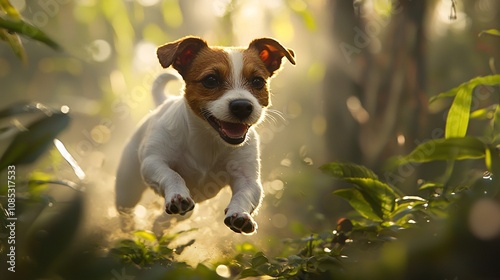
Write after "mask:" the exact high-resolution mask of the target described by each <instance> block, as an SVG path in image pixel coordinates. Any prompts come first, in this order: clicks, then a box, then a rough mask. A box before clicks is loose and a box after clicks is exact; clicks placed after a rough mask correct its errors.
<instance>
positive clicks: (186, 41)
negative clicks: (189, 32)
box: [156, 37, 208, 75]
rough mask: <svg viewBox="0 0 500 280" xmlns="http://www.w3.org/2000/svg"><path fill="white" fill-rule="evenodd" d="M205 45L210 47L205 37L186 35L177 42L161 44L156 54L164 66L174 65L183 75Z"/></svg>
mask: <svg viewBox="0 0 500 280" xmlns="http://www.w3.org/2000/svg"><path fill="white" fill-rule="evenodd" d="M204 47H208V45H207V43H206V42H205V41H204V40H203V39H201V38H198V37H184V38H182V39H179V40H177V41H175V42H172V43H168V44H165V45H163V46H160V47H159V48H158V49H157V50H156V55H157V56H158V60H159V61H160V64H161V66H162V67H163V68H167V67H169V66H170V65H172V66H173V67H174V68H175V69H176V70H177V71H179V73H180V74H181V75H183V74H184V72H185V71H186V69H187V67H188V66H189V65H190V64H191V62H192V61H193V59H194V58H195V57H196V54H197V53H198V52H199V51H200V50H201V49H202V48H204Z"/></svg>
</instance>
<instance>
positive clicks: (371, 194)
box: [345, 178, 399, 219]
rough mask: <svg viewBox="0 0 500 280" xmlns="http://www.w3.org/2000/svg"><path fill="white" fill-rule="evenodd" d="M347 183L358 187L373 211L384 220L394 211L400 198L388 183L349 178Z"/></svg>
mask: <svg viewBox="0 0 500 280" xmlns="http://www.w3.org/2000/svg"><path fill="white" fill-rule="evenodd" d="M345 181H346V182H349V183H352V184H354V185H355V186H356V189H358V190H359V191H360V192H361V194H362V195H363V197H364V198H365V200H366V201H367V202H368V203H369V204H370V205H371V207H372V209H373V211H374V212H375V213H376V214H377V215H378V216H379V217H381V218H382V219H384V218H387V217H388V216H389V215H390V213H391V212H392V211H393V210H394V204H395V200H396V198H399V196H398V195H397V194H396V192H395V191H394V190H393V189H392V188H391V187H390V186H389V185H387V184H386V183H383V182H381V181H379V180H376V179H372V178H348V179H345Z"/></svg>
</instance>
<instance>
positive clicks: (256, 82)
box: [252, 77, 266, 89]
mask: <svg viewBox="0 0 500 280" xmlns="http://www.w3.org/2000/svg"><path fill="white" fill-rule="evenodd" d="M265 85H266V81H265V80H264V79H262V78H261V77H255V78H253V79H252V87H253V88H255V89H262V88H263V87H264V86H265Z"/></svg>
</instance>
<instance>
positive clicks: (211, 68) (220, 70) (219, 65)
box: [185, 48, 231, 118]
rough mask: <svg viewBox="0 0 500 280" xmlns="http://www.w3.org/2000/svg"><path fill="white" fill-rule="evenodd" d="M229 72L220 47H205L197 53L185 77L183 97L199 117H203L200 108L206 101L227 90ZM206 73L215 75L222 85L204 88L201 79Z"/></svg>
mask: <svg viewBox="0 0 500 280" xmlns="http://www.w3.org/2000/svg"><path fill="white" fill-rule="evenodd" d="M230 74H231V68H230V62H229V58H228V56H227V53H226V52H224V51H223V50H222V49H217V48H205V49H203V50H202V51H200V52H199V53H198V55H197V56H196V58H195V59H194V60H193V62H192V64H191V66H190V69H189V71H188V73H187V74H186V77H185V82H186V90H185V98H186V100H187V102H188V104H189V106H190V107H191V109H192V110H193V111H194V112H195V113H196V114H197V115H198V116H199V117H201V118H203V115H202V110H203V108H204V107H205V105H206V103H207V102H209V101H214V100H217V99H218V98H220V97H221V96H222V95H223V94H224V93H225V92H226V91H227V89H228V88H227V85H226V84H227V81H228V79H229V77H230ZM208 75H216V76H217V77H219V79H221V81H223V85H222V86H220V87H217V88H215V89H207V88H205V87H204V86H203V84H202V82H201V81H202V80H203V78H205V77H206V76H208ZM225 85H226V86H225Z"/></svg>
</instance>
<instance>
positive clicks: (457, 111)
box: [444, 86, 472, 139]
mask: <svg viewBox="0 0 500 280" xmlns="http://www.w3.org/2000/svg"><path fill="white" fill-rule="evenodd" d="M471 103H472V87H470V86H465V87H461V88H460V89H459V90H458V92H457V95H456V96H455V99H454V100H453V104H451V108H450V111H449V112H448V117H447V119H446V129H445V134H444V135H445V138H447V139H449V138H457V137H464V136H465V134H466V133H467V127H468V125H469V117H470V106H471Z"/></svg>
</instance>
